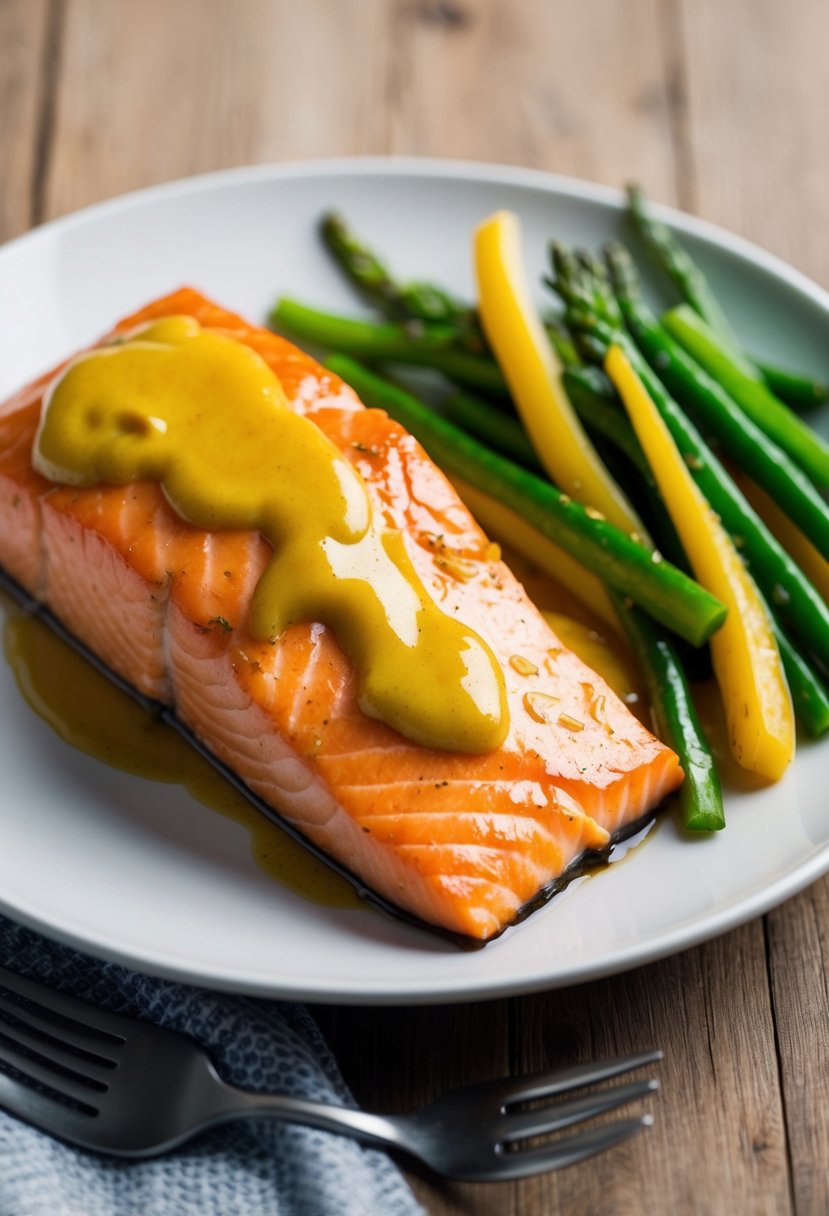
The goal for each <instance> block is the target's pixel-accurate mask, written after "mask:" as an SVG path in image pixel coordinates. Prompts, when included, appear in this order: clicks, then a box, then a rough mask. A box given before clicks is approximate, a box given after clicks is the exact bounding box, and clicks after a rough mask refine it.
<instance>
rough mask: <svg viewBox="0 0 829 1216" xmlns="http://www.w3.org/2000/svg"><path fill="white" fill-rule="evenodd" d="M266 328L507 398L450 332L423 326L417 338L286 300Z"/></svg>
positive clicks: (491, 372) (489, 367)
mask: <svg viewBox="0 0 829 1216" xmlns="http://www.w3.org/2000/svg"><path fill="white" fill-rule="evenodd" d="M269 323H270V325H271V326H272V327H273V328H274V329H278V330H280V331H284V332H285V333H287V334H288V335H289V336H290V337H292V338H296V339H298V340H299V341H300V342H311V343H314V344H316V345H318V346H325V347H328V348H329V349H332V350H337V351H340V352H341V353H342V354H345V355H353V356H355V357H356V358H360V359H365V360H366V361H367V362H369V363H400V364H404V365H410V366H415V367H431V368H434V369H435V371H439V372H442V373H443V375H445V376H447V377H448V378H449V379H450V380H455V381H457V383H459V384H463V385H467V386H469V387H470V388H475V389H478V390H482V391H483V392H487V393H493V394H500V395H505V394H506V392H507V386H506V384H505V382H504V378H503V376H502V375H501V372H500V371H499V369H498V366H497V364H495V363H493V362H492V360H491V359H488V358H484V357H482V356H480V355H474V354H472V353H471V352H469V351H465V350H458V349H457V347H456V346H455V345H454V342H455V330H454V329H452V328H451V327H445V326H444V327H438V326H430V327H428V328H427V327H425V326H424V327H423V328H422V329H421V331H420V332H419V333H411V332H409V331H408V330H407V329H406V327H405V326H404V325H396V324H393V323H382V324H377V323H376V322H372V321H354V320H351V319H350V318H347V317H337V316H333V315H332V314H331V313H325V312H321V311H319V310H318V309H316V308H308V307H307V306H306V305H304V304H300V303H299V302H298V301H297V300H289V299H287V298H285V297H283V298H282V299H281V300H279V301H278V303H277V304H276V307H275V308H274V309H273V310H272V311H271V314H270V317H269Z"/></svg>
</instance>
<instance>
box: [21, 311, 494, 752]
mask: <svg viewBox="0 0 829 1216" xmlns="http://www.w3.org/2000/svg"><path fill="white" fill-rule="evenodd" d="M34 464H35V467H36V468H37V469H38V470H39V472H41V473H42V474H44V476H46V477H48V478H49V479H50V480H52V481H57V482H64V483H68V484H72V485H95V484H97V483H99V482H107V483H111V484H112V483H114V484H117V485H123V484H125V483H128V482H131V481H139V480H153V481H157V482H159V483H160V484H161V486H162V488H163V490H164V493H165V494H166V496H167V498H168V500H169V502H170V504H171V505H172V507H173V508H174V509H175V510H176V511H177V512H178V513H179V514H180V515H181V516H182V517H183V518H184V519H186V520H188V521H189V522H190V523H192V524H195V525H196V526H197V527H200V528H209V529H219V528H250V529H257V530H258V531H260V532H261V533H262V535H263V536H265V537H266V538H267V539H268V540H269V541H270V542H271V543H272V544H273V546H274V555H273V557H272V559H271V561H270V563H269V564H268V566H267V568H266V570H265V572H264V574H263V575H262V577H261V579H260V581H259V585H258V586H257V588H256V592H255V594H254V598H253V604H252V608H251V619H250V621H249V622H248V624H249V627H250V629H251V632H252V633H253V634H254V636H256V637H257V638H259V639H260V640H262V641H266V640H270V639H273V638H275V637H277V636H278V635H279V634H280V633H282V632H283V631H284V630H285V629H286V628H287V626H288V625H290V624H292V623H297V622H303V621H320V622H322V623H323V624H327V625H330V626H331V628H332V629H333V630H334V631H335V633H336V635H337V639H338V641H339V642H340V645H341V646H342V647H343V650H344V651H345V652H346V654H347V655H348V656H349V658H350V659H351V661H352V662H353V663H354V665H355V667H356V669H357V673H358V678H359V687H360V695H359V702H360V708H361V709H362V710H363V712H364V713H366V714H368V715H369V716H371V717H374V718H379V719H380V720H381V721H383V722H386V723H387V724H388V725H389V726H392V727H394V728H395V729H396V730H398V731H400V733H401V734H403V735H406V736H407V737H408V738H410V739H413V740H414V741H415V742H417V743H420V744H422V745H424V746H426V747H432V748H441V749H444V750H447V751H458V752H471V753H479V752H487V751H491V750H492V749H494V748H496V747H499V746H500V744H501V743H503V741H504V739H505V738H506V735H507V731H508V729H509V713H508V709H507V701H506V689H505V684H504V678H503V674H502V672H501V669H500V666H499V664H498V662H497V660H496V658H495V656H494V654H493V653H492V651H491V649H490V647H489V646H488V645H487V644H486V643H485V642H484V641H483V639H482V638H480V637H479V636H478V635H477V634H476V633H474V632H473V631H472V630H471V629H469V628H468V627H467V626H465V625H463V624H462V623H461V622H459V621H457V620H456V619H455V618H453V617H451V616H449V615H448V614H446V613H444V612H443V611H442V610H441V609H440V608H439V607H438V606H437V605H436V604H435V603H434V601H433V600H432V599H431V598H430V596H429V594H428V592H427V591H426V589H425V587H424V586H423V584H422V582H421V581H420V579H419V578H418V576H417V574H416V572H415V570H414V567H413V565H412V563H411V561H410V559H409V557H408V555H407V553H406V550H405V546H404V541H403V536H402V534H401V533H400V532H399V531H395V530H393V529H389V528H385V527H384V526H382V525H380V524H379V523H378V522H377V521H376V520H375V519H374V518H373V513H372V506H371V501H370V499H369V495H368V491H367V489H366V486H365V483H364V482H363V479H362V478H361V476H360V474H359V473H358V472H357V470H356V469H355V468H353V466H352V465H351V464H350V463H349V462H348V461H347V460H346V459H345V457H344V456H343V455H342V453H341V452H340V451H339V449H338V448H337V447H336V446H335V445H334V444H333V443H332V442H331V441H330V440H329V439H328V438H327V437H326V436H325V435H324V434H323V432H322V431H321V430H320V429H319V427H317V426H316V425H315V424H314V423H313V422H312V421H310V420H309V419H307V418H304V417H302V416H301V415H299V414H295V413H294V412H293V411H292V410H291V409H290V408H289V405H288V402H287V399H286V397H285V394H284V392H283V390H282V387H281V385H280V383H279V380H278V379H277V377H276V376H275V375H274V373H273V372H272V371H271V369H270V368H269V367H268V365H267V364H266V363H265V361H264V360H263V359H262V358H261V357H260V356H259V355H258V354H256V352H254V351H252V350H251V349H250V348H249V347H247V346H245V345H243V344H242V343H240V342H237V341H235V340H234V339H232V338H229V337H225V336H223V335H221V334H217V333H213V332H210V331H208V330H204V329H202V328H201V326H200V325H199V324H198V322H197V321H195V320H194V319H193V318H191V317H185V316H176V317H166V318H164V319H162V320H160V321H155V322H152V323H150V324H149V325H145V326H141V327H140V328H139V329H137V330H134V331H133V332H132V333H131V334H129V335H126V336H125V337H124V338H123V339H122V340H120V341H116V342H114V343H112V344H111V345H109V346H105V347H101V348H98V349H96V350H94V351H91V352H89V353H87V354H84V355H81V356H80V357H79V358H77V359H76V360H74V361H73V362H72V363H71V364H70V365H69V367H68V368H67V369H66V370H65V371H64V372H63V374H62V375H61V376H60V377H59V378H58V379H57V380H56V381H55V382H54V384H53V385H52V386H51V388H50V390H49V392H48V393H47V396H46V399H45V403H44V411H43V417H42V419H41V424H40V429H39V431H38V435H37V439H36V441H35V447H34Z"/></svg>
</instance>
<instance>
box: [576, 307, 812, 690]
mask: <svg viewBox="0 0 829 1216" xmlns="http://www.w3.org/2000/svg"><path fill="white" fill-rule="evenodd" d="M570 311H571V317H572V320H573V322H574V323H575V324H582V325H586V326H587V327H588V328H590V329H591V332H592V333H593V334H594V336H595V337H596V339H597V340H602V341H603V342H604V344H605V348H606V349H607V348H609V347H610V346H611V345H612V344H613V343H615V344H616V345H618V346H620V347H621V348H622V350H623V351H624V353H625V354H626V355H627V357H628V359H629V360H630V362H631V364H632V365H633V367H634V368H635V370H636V372H637V374H638V375H639V377H640V379H641V380H642V383H643V384H644V386H645V388H646V389H647V391H648V393H649V395H650V396H651V397H652V398H653V401H654V403H655V404H656V406H657V409H658V410H659V412H660V414H661V415H662V417H663V418H664V420H665V422H666V423H667V426H668V429H669V430H670V432H671V434H672V436H673V438H674V441H675V442H676V444H677V446H678V447H679V450H680V452H681V453H682V455H683V458H684V459H685V462H686V464H687V465H688V467H689V469H690V470H691V473H692V475H693V478H694V480H695V481H696V483H697V485H698V486H699V488H700V489H701V490H702V492H703V494H704V496H705V497H706V498H707V500H708V502H709V503H710V505H711V507H712V509H713V510H714V511H716V512H717V514H718V515H719V516H720V519H721V520H722V522H723V525H724V527H725V528H726V530H727V531H728V532H729V533H730V534H731V536H732V537H733V538H734V540H735V543H736V544H737V545H738V546H739V548H740V549H741V551H742V554H743V557H744V558H745V560H746V561H747V562H748V565H749V568H750V570H751V572H752V574H753V576H754V579H755V581H756V583H757V584H758V586H759V587H760V589H761V591H762V592H763V594H764V595H765V597H766V599H767V601H768V602H769V604H770V605H771V606H772V607H773V608H774V609H775V611H776V612H777V614H778V616H779V618H780V620H781V622H782V624H783V626H784V628H785V629H786V631H787V632H788V633H789V634H790V635H791V636H792V638H793V640H794V641H795V643H796V644H797V645H798V648H799V649H800V651H801V653H803V654H804V655H808V656H811V657H812V658H813V659H814V660H815V661H816V662H817V663H818V665H819V667H820V668H821V670H829V607H827V605H826V603H825V602H824V601H823V599H822V598H821V596H820V595H818V593H817V592H816V591H815V589H814V587H813V586H812V584H811V583H810V582H809V580H808V579H807V578H806V576H805V575H804V574H803V572H802V571H801V570H800V568H799V567H798V566H797V565H796V564H795V563H794V562H793V561H792V560H791V558H790V557H789V555H788V554H787V553H786V552H785V550H784V549H783V548H782V546H781V545H780V544H779V543H778V542H777V541H776V540H775V538H774V537H773V536H772V534H771V533H770V532H769V530H768V528H767V527H766V526H765V524H764V523H763V522H762V521H761V520H760V518H759V517H758V516H757V514H756V513H755V512H754V511H753V510H752V508H751V507H750V506H749V504H748V502H747V501H746V499H745V497H744V496H743V495H742V494H741V492H740V491H739V490H738V489H737V487H736V485H735V484H734V482H733V480H732V479H731V478H730V477H729V475H728V474H727V473H726V471H725V469H724V468H723V466H722V465H721V463H720V462H719V460H717V458H716V457H715V456H714V454H713V452H712V451H711V450H710V448H709V447H708V445H707V444H706V443H705V441H704V440H703V439H702V436H701V435H700V433H699V431H698V430H697V429H696V427H695V426H694V425H693V423H692V422H691V421H690V419H689V418H688V417H687V416H686V415H685V414H684V413H683V412H682V410H681V409H680V408H679V406H678V405H677V404H676V402H675V401H674V400H673V398H672V397H671V396H670V394H669V393H668V392H667V390H666V389H665V388H664V387H663V385H662V383H661V381H660V380H659V379H658V377H657V376H656V375H655V373H654V372H653V371H652V369H651V367H650V366H649V364H648V363H647V362H646V361H645V359H644V358H643V357H642V355H640V353H639V350H638V348H637V347H636V346H635V345H634V344H633V342H632V340H631V339H630V338H629V337H628V335H627V334H626V333H624V332H623V331H621V330H614V329H612V328H611V327H610V326H607V325H605V324H604V323H602V322H599V321H598V320H596V318H594V317H591V315H590V314H589V313H587V312H584V311H578V310H575V309H571V310H570Z"/></svg>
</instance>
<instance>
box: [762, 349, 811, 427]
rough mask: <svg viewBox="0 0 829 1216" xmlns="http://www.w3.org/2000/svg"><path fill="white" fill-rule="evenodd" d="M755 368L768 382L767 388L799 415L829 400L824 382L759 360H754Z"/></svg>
mask: <svg viewBox="0 0 829 1216" xmlns="http://www.w3.org/2000/svg"><path fill="white" fill-rule="evenodd" d="M752 363H754V365H755V367H757V369H758V370H759V372H760V375H761V376H762V377H763V379H764V380H765V382H766V386H767V387H768V388H769V389H770V390H771V392H773V393H774V395H775V397H779V398H780V400H781V401H785V403H786V405H787V406H788V407H789V409H792V410H795V411H796V412H797V413H798V414H803V413H806V412H807V411H808V410H813V409H814V408H815V406H816V405H821V404H822V403H823V402H824V401H826V399H827V398H829V385H827V384H826V383H825V382H824V381H822V380H812V379H811V378H810V377H809V376H802V375H801V374H800V373H799V372H790V371H787V370H786V369H785V368H782V367H772V366H771V364H769V363H763V362H761V361H760V360H759V359H752Z"/></svg>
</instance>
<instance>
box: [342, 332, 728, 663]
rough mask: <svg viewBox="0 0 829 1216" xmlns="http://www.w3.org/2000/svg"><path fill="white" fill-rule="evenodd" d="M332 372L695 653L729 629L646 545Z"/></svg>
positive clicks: (409, 404)
mask: <svg viewBox="0 0 829 1216" xmlns="http://www.w3.org/2000/svg"><path fill="white" fill-rule="evenodd" d="M326 365H327V366H328V367H330V368H331V370H332V371H334V372H336V373H337V375H340V376H342V378H343V379H344V380H345V381H346V382H347V383H349V384H351V385H352V386H353V387H354V388H355V389H356V390H357V392H358V393H359V394H360V397H361V399H362V400H363V401H364V402H365V403H366V404H367V405H375V406H379V407H380V408H382V409H385V410H388V412H389V413H390V414H391V415H392V417H394V418H397V419H398V421H400V422H402V423H403V425H404V426H405V427H406V428H407V429H408V430H409V431H411V432H412V434H414V435H415V437H416V438H417V439H419V440H420V442H421V443H422V444H423V446H424V447H425V448H426V450H427V451H429V452H430V453H431V455H432V456H433V457H434V459H435V460H436V461H437V462H438V463H439V464H440V465H441V467H442V468H444V469H446V470H447V471H448V472H450V473H453V474H455V475H457V476H458V477H461V478H462V479H463V480H464V481H468V482H469V483H470V484H471V485H473V486H477V487H478V488H479V489H481V490H483V491H484V492H485V493H488V494H492V496H493V497H495V498H498V499H499V500H500V501H501V502H503V503H504V504H505V505H506V506H508V507H509V508H510V509H511V510H513V511H515V512H516V513H518V514H519V515H522V516H524V518H525V519H527V520H528V522H529V523H531V524H532V525H533V527H535V528H536V529H537V530H538V531H539V532H541V533H543V534H544V535H545V536H548V537H549V538H550V539H551V540H553V541H555V542H556V544H558V545H560V546H561V547H562V549H565V550H566V551H567V552H568V553H570V554H572V556H573V557H575V558H577V560H578V561H580V562H581V563H582V564H583V565H584V566H586V567H587V568H588V570H592V571H593V572H594V573H595V574H598V575H599V576H600V577H601V578H602V579H603V580H604V581H605V582H606V583H608V584H609V585H610V586H611V587H614V588H615V589H616V590H617V591H621V592H622V594H623V595H629V596H630V597H631V599H632V600H634V602H636V603H637V604H639V605H640V606H641V607H642V608H643V609H644V610H645V611H646V612H648V613H649V614H650V615H651V616H653V617H654V618H655V619H656V620H658V621H661V622H662V623H663V624H664V625H666V626H667V627H668V628H669V629H673V630H674V631H675V632H676V633H678V634H679V635H680V637H684V638H685V639H686V640H687V641H689V642H691V643H692V644H693V645H702V643H703V642H705V641H707V639H708V638H709V637H710V636H711V634H712V633H713V632H715V630H716V629H718V628H719V626H720V625H721V624H722V622H723V619H724V609H723V607H722V605H721V604H720V603H719V601H718V600H717V599H716V598H715V597H714V596H712V595H709V594H708V592H707V591H704V590H703V589H702V588H701V587H700V586H699V585H698V584H697V583H695V582H694V581H693V580H692V579H690V578H688V576H687V575H686V574H684V573H683V572H682V571H681V570H677V569H676V567H675V566H672V565H671V564H670V562H667V561H659V562H655V561H654V560H653V558H652V555H651V554H650V553H649V552H648V551H647V549H645V548H644V547H643V546H642V545H640V544H638V543H637V542H636V541H635V540H632V539H631V538H630V537H629V536H627V535H626V533H624V532H622V530H621V529H619V528H615V527H614V526H613V525H612V524H610V523H608V522H607V520H605V519H604V518H603V517H601V516H600V515H599V513H598V512H597V511H592V510H591V509H589V508H587V509H585V508H584V507H582V506H581V505H580V504H579V503H577V502H573V501H572V499H570V498H569V497H568V496H567V495H566V494H562V493H561V492H560V491H559V490H557V489H556V488H555V487H554V486H552V485H551V484H550V483H549V482H548V481H544V480H542V479H541V478H540V477H536V476H535V475H534V474H533V473H530V472H529V471H528V470H526V469H522V468H521V467H520V466H519V465H516V464H514V463H513V462H512V461H510V460H507V459H506V458H505V457H503V456H501V455H499V454H498V453H497V452H493V451H491V450H490V449H489V448H487V447H486V446H485V445H484V444H482V443H480V442H478V441H477V440H475V439H473V438H472V437H471V436H470V435H467V434H465V433H464V432H463V431H461V430H459V429H458V428H457V427H455V426H453V425H452V423H450V422H448V421H447V420H446V419H445V418H440V417H439V416H438V415H437V414H435V413H434V412H433V411H432V410H430V409H428V408H427V407H426V406H424V405H422V404H421V403H420V402H419V401H418V400H417V399H416V398H415V397H413V396H412V395H411V394H410V393H407V392H405V391H404V390H403V389H400V388H397V387H396V386H395V385H391V384H389V383H388V381H385V380H383V379H381V378H380V377H379V376H377V375H375V374H374V373H373V372H371V371H369V370H368V369H367V368H365V367H362V366H361V365H360V364H359V363H355V362H354V361H353V360H352V359H348V358H346V357H344V356H342V355H332V356H331V357H330V358H329V359H328V360H327V363H326Z"/></svg>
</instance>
